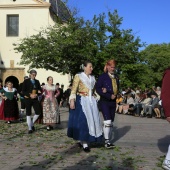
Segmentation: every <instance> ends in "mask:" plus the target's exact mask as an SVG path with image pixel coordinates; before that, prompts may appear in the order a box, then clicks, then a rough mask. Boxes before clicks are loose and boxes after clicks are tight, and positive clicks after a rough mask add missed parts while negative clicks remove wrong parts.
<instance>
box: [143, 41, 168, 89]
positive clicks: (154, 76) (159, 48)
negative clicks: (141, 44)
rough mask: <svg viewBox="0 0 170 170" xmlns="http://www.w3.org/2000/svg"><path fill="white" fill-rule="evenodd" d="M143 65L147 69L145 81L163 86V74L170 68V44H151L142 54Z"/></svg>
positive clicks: (150, 84)
mask: <svg viewBox="0 0 170 170" xmlns="http://www.w3.org/2000/svg"><path fill="white" fill-rule="evenodd" d="M140 59H141V63H143V66H144V67H145V72H147V74H143V77H144V76H145V80H146V82H147V84H148V85H149V86H150V87H151V86H152V85H156V86H161V83H162V76H163V72H164V71H165V69H166V68H168V67H170V64H169V63H170V44H166V43H163V44H151V45H149V46H147V47H146V48H145V49H144V50H143V51H141V52H140Z"/></svg>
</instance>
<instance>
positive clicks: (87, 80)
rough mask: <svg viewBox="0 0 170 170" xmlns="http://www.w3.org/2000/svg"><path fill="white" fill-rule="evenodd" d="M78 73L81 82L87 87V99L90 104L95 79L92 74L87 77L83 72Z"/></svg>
mask: <svg viewBox="0 0 170 170" xmlns="http://www.w3.org/2000/svg"><path fill="white" fill-rule="evenodd" d="M78 75H79V78H80V80H81V81H82V82H83V84H84V85H85V86H86V87H87V88H88V89H89V100H90V104H92V89H93V88H94V85H95V82H96V80H95V78H94V76H91V75H89V77H88V76H87V75H86V74H85V73H84V72H82V73H80V74H78Z"/></svg>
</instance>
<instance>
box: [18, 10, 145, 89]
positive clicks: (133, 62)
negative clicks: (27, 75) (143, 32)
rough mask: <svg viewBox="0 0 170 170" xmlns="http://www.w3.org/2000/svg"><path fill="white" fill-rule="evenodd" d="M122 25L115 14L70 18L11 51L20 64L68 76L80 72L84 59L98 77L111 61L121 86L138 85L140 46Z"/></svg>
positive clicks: (30, 38)
mask: <svg viewBox="0 0 170 170" xmlns="http://www.w3.org/2000/svg"><path fill="white" fill-rule="evenodd" d="M122 21H123V18H122V17H119V15H118V12H117V11H116V10H115V11H114V12H113V13H111V12H108V15H106V14H105V13H102V14H100V15H99V16H96V15H95V16H94V17H93V19H92V20H91V21H90V20H87V21H85V20H84V19H83V18H78V17H77V18H71V19H70V20H69V22H68V23H67V24H63V23H60V22H59V23H57V24H56V25H55V26H54V27H50V28H48V29H44V30H41V31H40V32H39V33H38V34H37V35H33V36H31V37H28V38H24V39H23V40H22V41H21V42H20V43H19V44H15V50H16V51H17V52H19V53H22V56H21V62H20V64H23V65H30V68H32V67H34V68H45V69H47V70H48V69H49V70H53V71H56V72H60V73H63V74H66V73H70V74H71V75H72V76H73V75H75V74H76V73H77V72H79V71H80V65H81V63H82V61H84V60H87V59H89V60H91V61H92V63H93V65H94V68H95V69H94V74H95V75H96V76H98V75H99V74H101V73H102V72H103V67H104V65H105V63H106V61H107V60H109V59H112V58H114V59H115V60H116V61H117V66H118V68H119V72H120V80H121V82H122V86H132V85H135V83H136V84H139V85H140V79H139V72H141V71H142V67H141V63H140V61H139V57H138V55H139V52H138V50H139V48H140V47H142V45H143V44H141V43H140V38H139V37H137V38H136V37H135V35H134V34H133V32H132V29H128V30H124V29H120V26H121V24H122Z"/></svg>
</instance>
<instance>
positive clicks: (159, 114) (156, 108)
mask: <svg viewBox="0 0 170 170" xmlns="http://www.w3.org/2000/svg"><path fill="white" fill-rule="evenodd" d="M161 108H162V101H161V100H160V101H159V102H158V104H157V105H156V106H155V108H154V112H155V114H156V116H155V118H157V119H160V118H161Z"/></svg>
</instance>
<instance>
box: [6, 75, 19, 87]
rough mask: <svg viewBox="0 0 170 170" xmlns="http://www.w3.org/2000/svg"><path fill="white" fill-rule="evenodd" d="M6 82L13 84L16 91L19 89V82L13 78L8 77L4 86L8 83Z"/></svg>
mask: <svg viewBox="0 0 170 170" xmlns="http://www.w3.org/2000/svg"><path fill="white" fill-rule="evenodd" d="M8 81H11V82H12V83H13V86H14V87H15V88H16V89H18V87H19V80H18V79H17V78H16V77H15V76H9V77H7V78H6V80H5V84H6V82H8Z"/></svg>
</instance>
